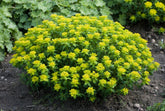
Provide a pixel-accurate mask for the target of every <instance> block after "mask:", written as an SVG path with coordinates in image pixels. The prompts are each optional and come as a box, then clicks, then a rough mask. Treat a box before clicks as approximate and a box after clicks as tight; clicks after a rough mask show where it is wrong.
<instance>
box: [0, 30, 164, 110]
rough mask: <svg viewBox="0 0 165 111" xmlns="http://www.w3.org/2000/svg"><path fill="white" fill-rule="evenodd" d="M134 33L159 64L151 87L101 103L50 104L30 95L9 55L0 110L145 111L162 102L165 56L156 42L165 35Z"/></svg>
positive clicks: (0, 84) (0, 80)
mask: <svg viewBox="0 0 165 111" xmlns="http://www.w3.org/2000/svg"><path fill="white" fill-rule="evenodd" d="M131 30H132V31H135V30H136V32H139V33H141V35H142V36H143V37H145V39H147V40H148V41H149V44H148V46H149V47H150V48H151V51H152V54H153V57H154V58H155V61H157V62H159V63H160V69H159V70H158V71H157V72H155V73H154V74H153V75H152V76H151V77H150V78H151V82H150V85H146V86H143V87H142V88H134V90H132V91H130V92H129V94H128V95H127V96H118V97H116V96H113V97H109V98H107V100H105V101H102V102H99V103H89V102H86V101H85V100H68V101H65V102H61V101H54V103H53V104H50V103H49V102H43V101H41V100H39V99H36V98H34V97H33V96H32V95H31V94H30V91H29V89H28V87H27V86H26V85H25V84H23V83H22V82H21V80H20V76H19V74H21V72H22V71H21V70H19V69H17V68H13V67H12V66H11V64H9V63H8V62H9V60H10V59H11V56H10V55H9V56H8V57H6V59H5V61H3V62H2V64H1V65H0V111H146V108H147V106H150V105H153V104H154V103H157V102H162V101H163V100H164V99H165V98H164V97H163V95H162V94H165V91H164V89H165V53H164V52H163V51H161V50H160V48H159V47H158V44H157V40H158V39H161V38H163V37H164V38H165V36H163V35H162V36H158V35H157V34H155V33H153V32H152V31H150V32H146V31H144V30H143V29H141V27H136V29H132V28H131ZM153 39H154V40H153Z"/></svg>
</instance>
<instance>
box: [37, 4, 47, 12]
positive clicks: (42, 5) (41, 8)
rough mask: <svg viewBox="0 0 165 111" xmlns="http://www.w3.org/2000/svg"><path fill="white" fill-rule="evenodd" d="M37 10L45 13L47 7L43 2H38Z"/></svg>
mask: <svg viewBox="0 0 165 111" xmlns="http://www.w3.org/2000/svg"><path fill="white" fill-rule="evenodd" d="M38 9H40V10H42V11H43V12H46V11H47V5H45V3H44V2H38Z"/></svg>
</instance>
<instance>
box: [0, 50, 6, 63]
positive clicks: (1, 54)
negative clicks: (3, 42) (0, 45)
mask: <svg viewBox="0 0 165 111" xmlns="http://www.w3.org/2000/svg"><path fill="white" fill-rule="evenodd" d="M4 59H5V55H4V52H3V51H2V50H0V61H3V60H4Z"/></svg>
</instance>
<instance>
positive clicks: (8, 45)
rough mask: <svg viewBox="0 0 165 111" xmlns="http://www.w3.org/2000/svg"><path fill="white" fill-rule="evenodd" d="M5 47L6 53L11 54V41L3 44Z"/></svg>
mask: <svg viewBox="0 0 165 111" xmlns="http://www.w3.org/2000/svg"><path fill="white" fill-rule="evenodd" d="M5 47H6V48H7V51H8V52H10V53H11V52H12V47H13V45H12V42H11V41H7V42H5Z"/></svg>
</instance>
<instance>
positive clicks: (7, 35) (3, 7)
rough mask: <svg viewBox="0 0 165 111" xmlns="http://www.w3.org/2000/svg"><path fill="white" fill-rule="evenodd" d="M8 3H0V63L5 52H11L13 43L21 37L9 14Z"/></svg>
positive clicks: (9, 7) (9, 6)
mask: <svg viewBox="0 0 165 111" xmlns="http://www.w3.org/2000/svg"><path fill="white" fill-rule="evenodd" d="M9 2H10V1H6V2H2V1H0V62H1V61H2V60H4V57H5V52H8V53H10V52H12V47H13V41H15V40H18V38H19V37H21V36H22V34H21V32H20V31H19V29H18V28H17V26H16V24H15V23H14V22H13V20H12V15H11V13H10V9H11V7H12V6H11V5H9V4H8V3H9Z"/></svg>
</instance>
